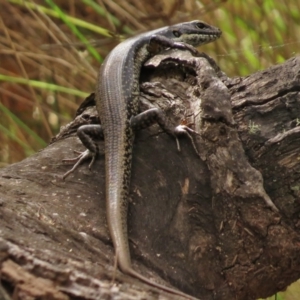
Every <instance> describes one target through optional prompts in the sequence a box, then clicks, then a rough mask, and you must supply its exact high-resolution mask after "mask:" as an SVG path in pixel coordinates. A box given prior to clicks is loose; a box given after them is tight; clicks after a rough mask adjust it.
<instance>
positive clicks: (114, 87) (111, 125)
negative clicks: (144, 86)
mask: <svg viewBox="0 0 300 300" xmlns="http://www.w3.org/2000/svg"><path fill="white" fill-rule="evenodd" d="M221 33H222V32H221V30H220V29H218V28H217V27H214V26H211V25H208V24H207V23H205V22H202V21H198V20H195V21H191V22H184V23H179V24H177V25H172V26H166V27H163V28H160V29H156V30H152V31H149V32H146V33H142V34H140V35H137V36H134V37H132V38H129V39H127V40H125V41H123V42H121V43H120V44H119V45H117V46H116V47H115V48H114V49H113V50H112V51H111V52H110V53H109V55H108V56H107V57H106V59H105V60H104V62H103V64H102V65H101V67H100V71H99V75H98V79H97V85H96V92H95V95H96V96H95V100H96V107H97V111H98V114H99V118H100V121H101V125H84V126H81V127H79V128H78V131H77V134H78V136H79V138H80V140H81V141H82V143H83V144H84V146H85V147H86V148H87V150H85V151H84V152H82V153H80V155H79V156H78V157H76V158H74V159H65V160H64V161H75V162H76V163H75V164H74V166H73V168H72V169H71V170H69V171H68V172H66V173H65V174H64V175H63V179H65V178H66V177H67V176H68V175H69V174H70V173H72V172H73V171H74V170H75V169H76V168H77V167H78V166H79V164H81V162H82V161H84V160H86V159H87V158H90V159H91V163H90V164H89V168H91V166H92V164H93V163H94V160H95V157H96V156H97V154H98V152H99V149H98V146H97V144H96V143H95V142H94V139H93V137H95V136H97V137H100V138H104V153H105V173H106V215H107V222H108V227H109V232H110V236H111V239H112V242H113V246H114V249H115V255H116V262H117V265H118V267H119V269H120V270H121V271H122V272H123V273H125V274H128V275H131V276H133V277H135V278H138V279H139V280H141V281H143V282H144V283H147V284H149V285H151V286H153V287H156V288H159V289H161V290H164V291H167V292H169V293H172V294H175V295H180V296H183V297H186V298H192V297H191V296H188V295H187V294H184V293H183V292H180V291H177V290H175V289H173V288H169V287H166V286H164V285H162V284H158V283H155V282H153V281H151V280H149V279H148V278H146V277H144V276H143V275H141V274H140V273H138V272H136V271H135V270H134V269H133V268H132V264H131V257H130V251H129V242H128V232H127V207H128V196H129V183H130V175H131V174H130V173H131V160H132V148H133V141H134V135H135V131H136V130H138V129H142V128H146V127H148V126H150V125H152V124H153V123H155V122H156V123H158V124H159V125H160V127H161V128H162V129H163V130H164V131H165V132H166V133H168V134H169V135H171V136H173V137H174V138H175V139H176V141H177V148H178V149H179V143H178V140H177V136H178V135H179V134H180V133H188V131H190V132H191V131H193V130H192V129H190V128H189V127H188V126H183V125H179V126H177V127H175V128H173V127H171V126H170V125H168V124H167V122H166V117H165V115H164V113H163V112H162V110H160V109H159V108H151V109H149V110H146V111H144V112H142V113H139V76H140V71H141V67H142V65H143V64H144V62H145V61H146V60H147V59H149V58H150V57H151V56H154V55H155V54H157V53H159V52H161V51H162V50H165V49H169V48H174V49H181V50H188V51H190V52H192V54H194V55H197V54H199V52H198V51H197V50H196V49H195V48H194V47H197V46H200V45H203V44H207V43H209V42H212V41H214V40H216V39H218V38H219V37H220V36H221ZM179 150H180V149H179Z"/></svg>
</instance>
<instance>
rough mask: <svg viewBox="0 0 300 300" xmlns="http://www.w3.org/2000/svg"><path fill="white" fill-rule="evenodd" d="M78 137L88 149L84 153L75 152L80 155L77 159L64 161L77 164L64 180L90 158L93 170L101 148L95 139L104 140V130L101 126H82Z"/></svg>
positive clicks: (66, 174)
mask: <svg viewBox="0 0 300 300" xmlns="http://www.w3.org/2000/svg"><path fill="white" fill-rule="evenodd" d="M77 135H78V137H79V139H80V141H81V142H82V144H83V145H84V146H85V147H86V148H87V149H86V150H85V151H83V152H79V151H74V152H75V153H77V154H79V155H78V156H77V157H75V158H69V159H63V162H75V165H74V166H73V168H72V169H71V170H69V171H67V172H66V173H65V174H64V175H63V180H64V179H65V178H66V177H68V176H69V175H70V174H71V173H73V172H74V171H75V170H76V169H77V168H78V166H79V165H81V164H82V162H84V161H85V160H87V159H89V158H91V162H90V164H89V169H91V167H92V165H93V163H94V161H95V158H96V156H97V155H98V154H99V148H98V145H97V143H96V142H95V139H96V138H98V139H99V138H100V139H103V130H102V127H101V125H83V126H80V127H79V128H78V130H77Z"/></svg>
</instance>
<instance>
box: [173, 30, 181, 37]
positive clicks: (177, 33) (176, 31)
mask: <svg viewBox="0 0 300 300" xmlns="http://www.w3.org/2000/svg"><path fill="white" fill-rule="evenodd" d="M173 35H174V36H175V37H180V36H181V33H180V32H179V31H178V30H173Z"/></svg>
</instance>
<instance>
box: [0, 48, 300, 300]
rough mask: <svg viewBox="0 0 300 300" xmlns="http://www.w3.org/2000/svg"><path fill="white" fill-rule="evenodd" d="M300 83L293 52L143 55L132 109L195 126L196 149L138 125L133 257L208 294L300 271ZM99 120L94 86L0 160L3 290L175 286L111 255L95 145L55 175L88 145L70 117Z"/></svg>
mask: <svg viewBox="0 0 300 300" xmlns="http://www.w3.org/2000/svg"><path fill="white" fill-rule="evenodd" d="M207 59H208V60H207ZM299 91H300V59H299V58H297V57H296V58H292V59H290V60H288V61H287V62H286V63H284V64H282V65H278V66H274V67H271V68H270V69H268V70H265V71H262V72H258V73H255V74H252V75H251V76H248V77H246V78H236V79H230V78H227V77H226V76H225V74H223V73H222V72H221V71H220V70H219V69H218V67H217V66H216V65H215V64H214V62H213V61H212V60H211V59H210V58H207V57H206V56H204V57H202V56H200V57H193V56H191V54H190V53H189V52H185V51H168V52H166V53H163V54H161V55H158V56H155V57H154V58H152V59H151V60H150V61H148V62H147V64H146V66H145V67H144V68H143V70H142V76H141V109H142V110H144V109H146V108H149V107H155V106H159V107H160V108H162V109H163V110H164V111H165V112H166V113H167V115H168V117H169V118H170V119H171V120H172V122H174V124H175V125H176V124H179V123H180V122H181V123H183V124H189V125H190V126H192V128H194V129H195V130H196V131H197V132H198V133H199V134H198V135H195V134H194V135H193V136H192V138H193V141H194V142H195V146H196V148H197V151H198V154H197V151H195V149H194V147H193V143H192V141H191V140H190V139H189V138H187V137H182V138H181V139H180V144H181V152H178V151H177V149H176V143H175V141H174V140H173V139H172V138H171V137H170V136H168V135H166V134H165V133H163V132H161V131H160V129H159V127H157V126H152V127H151V128H150V129H147V130H143V131H140V132H138V133H137V137H136V140H135V146H134V154H133V157H134V158H133V166H132V180H131V194H130V198H131V199H130V200H131V201H130V206H129V216H128V227H129V236H130V247H131V255H132V258H133V267H134V269H135V270H137V271H138V272H140V273H141V274H143V275H145V276H147V277H148V278H150V279H151V280H153V281H156V282H159V283H161V284H164V285H168V286H174V287H176V288H178V289H180V290H182V291H184V292H186V293H188V294H191V295H194V296H195V297H198V298H199V299H203V300H204V299H205V300H206V299H207V300H208V299H209V300H212V299H217V300H223V299H224V300H225V299H226V300H227V299H243V300H245V299H256V298H259V297H267V296H270V295H272V294H274V293H275V292H277V291H279V290H282V289H285V288H286V287H287V286H288V285H289V284H290V283H292V282H293V281H295V280H297V279H298V278H299V277H300V256H299V251H300V235H299V227H300V221H299V220H300V219H299V213H300V211H299V208H300V205H299V204H300V202H299V195H300V183H299V174H300V173H299V171H300V168H299V166H300V159H299V158H300V154H299V151H298V149H299V145H298V143H299V142H300V140H299V138H300V127H299V125H300V119H299V117H300V105H299V102H300V96H299ZM97 122H98V118H97V113H96V110H95V107H94V106H93V95H91V96H90V97H88V98H87V100H86V101H85V102H84V103H83V105H82V106H81V107H80V109H79V110H78V114H77V116H76V118H75V120H74V121H73V122H72V123H70V124H69V125H67V126H66V127H64V128H62V130H61V132H60V133H59V134H58V136H56V137H55V139H53V141H52V143H51V144H50V145H49V146H48V147H47V148H46V149H44V150H42V151H40V152H39V153H37V154H35V155H33V156H32V157H29V158H27V159H25V160H24V161H22V162H20V163H16V164H14V165H11V166H9V167H7V168H5V169H2V170H1V172H0V193H1V194H0V195H1V196H0V197H1V198H0V199H1V200H0V213H1V220H0V224H1V225H0V226H1V227H0V232H1V235H0V236H1V239H0V261H1V284H2V285H1V286H0V296H1V297H2V298H1V297H0V298H1V299H6V300H7V299H28V297H31V298H30V299H57V300H58V299H59V300H61V299H157V298H158V297H159V295H160V297H161V298H160V299H181V297H175V296H174V295H170V294H168V293H165V292H162V291H159V290H157V289H154V288H152V287H149V286H147V285H145V284H143V283H141V282H140V281H138V280H136V279H134V278H131V277H129V276H126V275H124V274H122V273H120V272H119V271H118V270H115V269H114V250H113V247H112V243H111V240H110V237H109V233H108V228H107V223H106V216H105V194H104V185H105V174H104V160H103V157H99V158H98V159H97V161H96V162H95V164H94V166H93V167H92V170H89V169H88V167H87V165H88V163H86V164H83V165H81V166H80V167H79V169H78V170H76V171H75V172H74V173H73V174H71V175H70V176H69V177H68V178H67V179H66V180H65V181H63V180H62V175H63V174H64V173H65V172H66V171H68V170H69V169H70V168H71V167H72V166H71V165H66V164H64V163H62V160H63V159H65V158H70V157H72V155H73V154H72V151H73V150H77V151H83V150H84V148H83V146H82V145H81V143H80V142H79V140H78V138H77V137H76V130H77V128H78V126H80V125H82V124H90V123H97ZM99 147H100V149H103V141H99ZM112 280H114V282H112ZM182 299H183V298H182Z"/></svg>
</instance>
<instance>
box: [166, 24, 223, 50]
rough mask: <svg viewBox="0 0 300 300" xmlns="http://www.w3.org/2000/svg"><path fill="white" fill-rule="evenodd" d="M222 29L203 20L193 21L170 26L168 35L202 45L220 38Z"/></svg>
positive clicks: (175, 39) (178, 39) (191, 43)
mask: <svg viewBox="0 0 300 300" xmlns="http://www.w3.org/2000/svg"><path fill="white" fill-rule="evenodd" d="M221 34H222V31H221V30H220V29H219V28H217V27H214V26H211V25H209V24H207V23H205V22H203V21H198V20H196V21H191V22H185V23H180V24H177V25H173V26H170V27H169V28H168V37H169V38H171V39H172V40H174V41H176V42H182V43H186V44H189V45H192V46H195V47H197V46H200V45H204V44H207V43H210V42H212V41H214V40H216V39H218V38H219V37H220V36H221Z"/></svg>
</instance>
